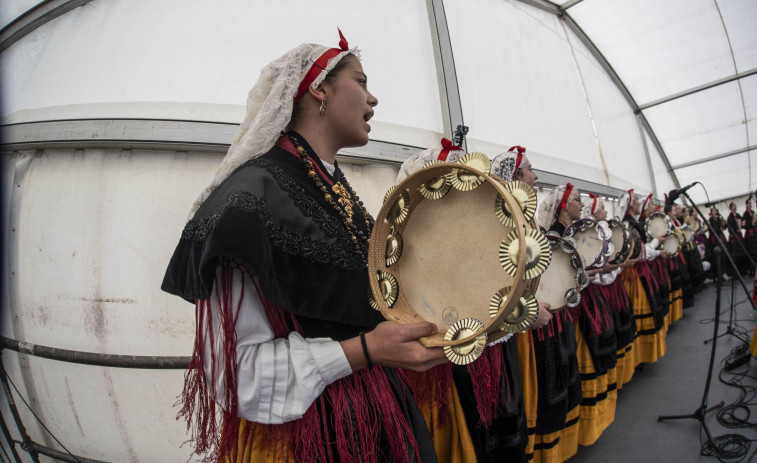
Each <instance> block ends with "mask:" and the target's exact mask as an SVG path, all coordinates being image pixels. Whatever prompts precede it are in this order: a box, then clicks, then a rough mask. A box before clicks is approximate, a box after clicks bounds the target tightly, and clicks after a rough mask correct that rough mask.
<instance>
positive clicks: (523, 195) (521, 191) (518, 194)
mask: <svg viewBox="0 0 757 463" xmlns="http://www.w3.org/2000/svg"><path fill="white" fill-rule="evenodd" d="M505 189H506V190H508V191H509V192H510V194H512V195H513V197H514V198H515V200H516V201H517V202H518V206H520V210H521V211H522V212H523V216H524V217H525V219H526V222H530V221H531V219H532V218H533V217H534V214H535V213H536V202H537V199H536V192H535V191H534V189H533V188H532V187H531V185H529V184H528V183H526V182H522V181H520V180H514V181H512V182H508V183H507V184H506V185H505Z"/></svg>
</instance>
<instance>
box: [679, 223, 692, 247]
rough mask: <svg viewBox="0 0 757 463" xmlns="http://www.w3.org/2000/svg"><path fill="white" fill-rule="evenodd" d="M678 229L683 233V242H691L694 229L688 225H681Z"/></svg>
mask: <svg viewBox="0 0 757 463" xmlns="http://www.w3.org/2000/svg"><path fill="white" fill-rule="evenodd" d="M680 230H681V232H682V233H683V238H684V240H683V243H684V244H689V243H691V240H693V239H694V230H693V229H692V228H691V227H690V226H688V225H681V228H680Z"/></svg>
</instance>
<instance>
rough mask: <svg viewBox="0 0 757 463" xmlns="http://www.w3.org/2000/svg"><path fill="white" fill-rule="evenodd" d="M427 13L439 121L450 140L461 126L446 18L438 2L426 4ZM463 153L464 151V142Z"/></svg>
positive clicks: (460, 107)
mask: <svg viewBox="0 0 757 463" xmlns="http://www.w3.org/2000/svg"><path fill="white" fill-rule="evenodd" d="M426 4H427V10H428V15H429V22H430V26H431V41H432V42H433V47H434V58H435V60H434V61H435V62H436V71H437V72H436V76H437V79H438V80H439V93H440V95H439V96H440V98H439V100H440V101H441V103H442V108H441V109H442V121H443V123H444V133H445V134H446V135H447V136H449V137H450V138H452V136H453V135H454V133H455V130H456V129H457V126H458V125H465V123H464V122H463V103H462V100H461V99H460V87H459V86H458V83H457V73H456V71H455V57H454V55H453V53H452V40H451V39H450V36H449V25H448V24H447V14H446V13H445V11H444V3H443V2H442V0H427V1H426ZM463 149H464V150H467V145H466V143H465V138H463Z"/></svg>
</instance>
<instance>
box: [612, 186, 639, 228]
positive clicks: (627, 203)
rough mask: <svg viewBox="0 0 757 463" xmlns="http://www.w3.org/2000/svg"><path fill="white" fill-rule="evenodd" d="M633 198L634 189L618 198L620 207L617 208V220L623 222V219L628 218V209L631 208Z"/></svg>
mask: <svg viewBox="0 0 757 463" xmlns="http://www.w3.org/2000/svg"><path fill="white" fill-rule="evenodd" d="M633 197H634V194H633V188H631V189H630V190H627V191H624V192H623V193H622V194H621V195H620V196H618V205H617V206H616V208H617V209H616V211H615V212H616V214H615V218H617V219H618V220H623V217H625V216H626V212H628V208H629V207H631V200H632V199H633ZM631 215H633V214H631Z"/></svg>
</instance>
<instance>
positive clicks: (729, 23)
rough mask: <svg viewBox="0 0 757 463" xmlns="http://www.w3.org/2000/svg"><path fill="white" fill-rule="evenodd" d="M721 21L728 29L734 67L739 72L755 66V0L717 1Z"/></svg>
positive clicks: (756, 46) (756, 17) (756, 10)
mask: <svg viewBox="0 0 757 463" xmlns="http://www.w3.org/2000/svg"><path fill="white" fill-rule="evenodd" d="M718 7H720V13H721V14H722V16H723V23H724V24H725V27H726V30H727V31H728V39H729V40H730V42H731V48H732V49H733V56H734V59H735V60H736V68H737V69H738V71H739V72H744V71H748V70H750V69H755V68H757V43H755V40H754V37H755V35H754V34H755V33H754V28H755V25H757V2H754V1H750V0H729V1H722V0H720V1H718Z"/></svg>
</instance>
